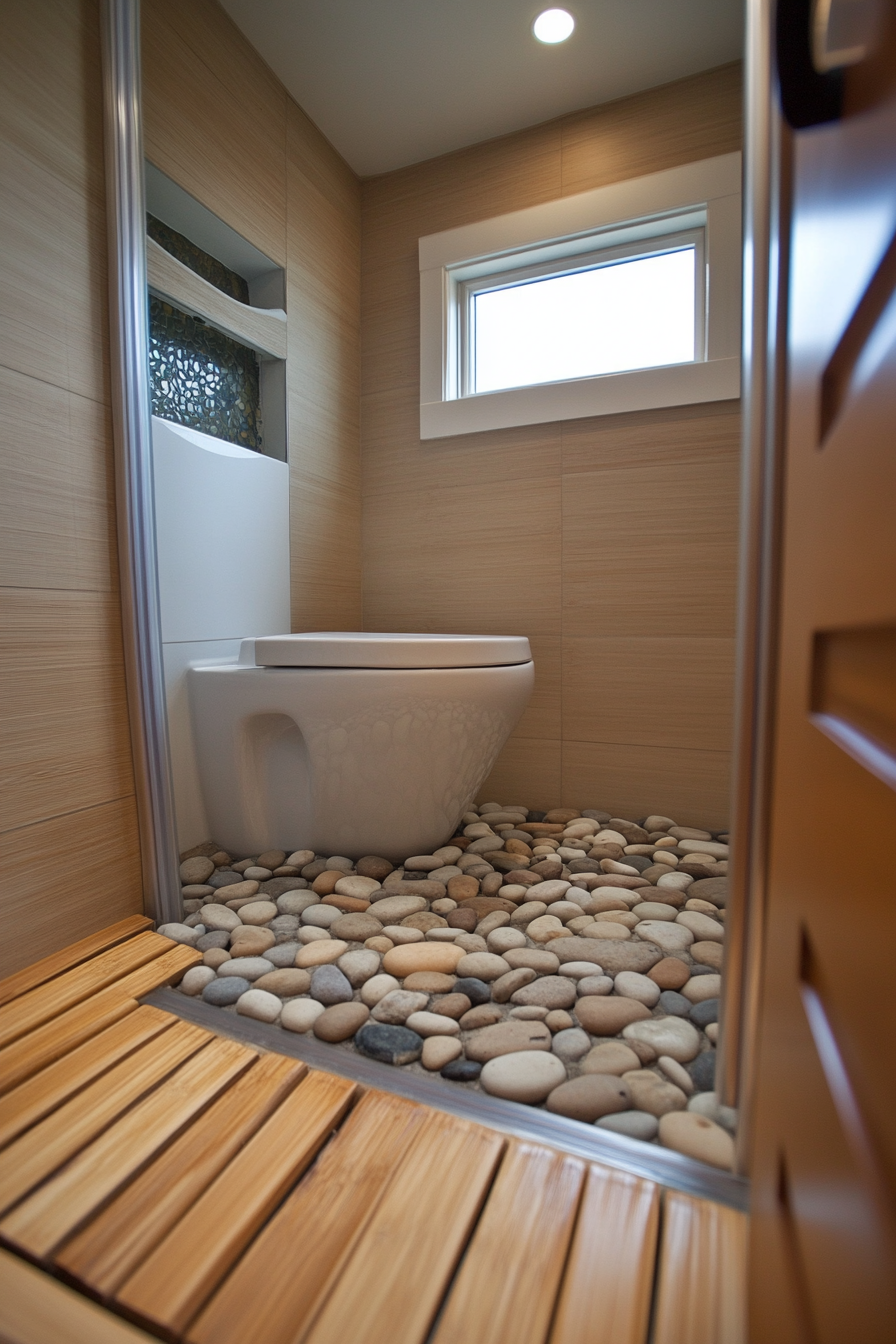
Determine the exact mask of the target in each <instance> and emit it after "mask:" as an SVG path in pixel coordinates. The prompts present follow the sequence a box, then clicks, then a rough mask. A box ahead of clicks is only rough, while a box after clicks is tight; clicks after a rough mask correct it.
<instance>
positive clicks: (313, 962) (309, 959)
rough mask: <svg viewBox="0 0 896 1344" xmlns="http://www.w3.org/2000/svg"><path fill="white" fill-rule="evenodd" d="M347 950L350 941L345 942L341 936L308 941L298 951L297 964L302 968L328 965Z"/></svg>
mask: <svg viewBox="0 0 896 1344" xmlns="http://www.w3.org/2000/svg"><path fill="white" fill-rule="evenodd" d="M347 951H348V943H344V942H343V941H342V939H341V938H327V939H326V940H325V941H322V942H317V943H308V944H307V945H306V946H305V947H303V948H302V950H301V951H300V952H297V953H296V965H297V966H299V967H302V968H305V967H308V966H327V965H329V963H330V962H333V961H338V959H339V958H340V957H341V956H342V954H343V952H347Z"/></svg>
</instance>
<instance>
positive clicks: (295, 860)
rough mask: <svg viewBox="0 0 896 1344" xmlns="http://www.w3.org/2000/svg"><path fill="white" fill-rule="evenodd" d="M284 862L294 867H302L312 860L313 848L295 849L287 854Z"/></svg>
mask: <svg viewBox="0 0 896 1344" xmlns="http://www.w3.org/2000/svg"><path fill="white" fill-rule="evenodd" d="M286 862H287V863H288V864H289V865H290V866H291V867H295V868H304V867H305V865H306V864H308V863H313V862H314V850H313V849H296V850H294V851H293V853H292V854H287V856H286Z"/></svg>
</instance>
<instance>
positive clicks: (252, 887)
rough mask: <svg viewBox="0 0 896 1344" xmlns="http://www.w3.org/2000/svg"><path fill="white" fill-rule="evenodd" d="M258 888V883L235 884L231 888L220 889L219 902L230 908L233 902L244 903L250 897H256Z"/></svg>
mask: <svg viewBox="0 0 896 1344" xmlns="http://www.w3.org/2000/svg"><path fill="white" fill-rule="evenodd" d="M258 887H259V883H258V882H234V883H232V885H231V886H229V887H219V888H218V900H219V901H224V903H225V904H226V905H228V906H229V905H230V903H231V901H242V900H245V899H246V898H247V897H248V896H254V895H255V893H256V892H257V891H258Z"/></svg>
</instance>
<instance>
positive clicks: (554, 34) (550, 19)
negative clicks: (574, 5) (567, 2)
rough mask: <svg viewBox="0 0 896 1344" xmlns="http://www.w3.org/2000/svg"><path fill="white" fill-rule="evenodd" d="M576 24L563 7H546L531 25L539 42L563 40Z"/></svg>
mask: <svg viewBox="0 0 896 1344" xmlns="http://www.w3.org/2000/svg"><path fill="white" fill-rule="evenodd" d="M575 26H576V21H575V19H574V18H573V16H572V15H571V14H570V13H569V11H568V10H565V9H546V10H544V11H543V12H542V13H541V14H539V16H538V18H537V19H536V20H535V22H534V23H533V25H532V31H533V33H534V34H535V36H536V37H537V38H538V40H539V42H552V43H553V42H565V41H566V39H567V38H568V37H569V35H570V33H571V32H572V30H573V28H575Z"/></svg>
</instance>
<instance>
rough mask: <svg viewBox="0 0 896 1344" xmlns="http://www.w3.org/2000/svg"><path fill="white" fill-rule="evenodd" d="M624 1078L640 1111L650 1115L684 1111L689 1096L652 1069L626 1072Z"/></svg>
mask: <svg viewBox="0 0 896 1344" xmlns="http://www.w3.org/2000/svg"><path fill="white" fill-rule="evenodd" d="M622 1077H623V1080H624V1081H625V1082H626V1083H628V1085H629V1088H630V1089H631V1094H632V1102H633V1104H634V1105H635V1107H636V1108H637V1109H638V1110H639V1111H647V1113H648V1115H656V1116H661V1115H666V1114H668V1112H669V1111H683V1110H684V1108H685V1106H686V1105H687V1100H688V1099H687V1097H686V1096H685V1094H684V1093H683V1092H682V1090H681V1088H680V1087H676V1086H675V1084H674V1083H670V1082H669V1081H668V1080H667V1079H665V1078H661V1077H660V1076H659V1074H657V1073H654V1072H653V1070H652V1069H636V1070H634V1071H633V1072H631V1073H624V1074H623V1075H622Z"/></svg>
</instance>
